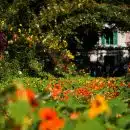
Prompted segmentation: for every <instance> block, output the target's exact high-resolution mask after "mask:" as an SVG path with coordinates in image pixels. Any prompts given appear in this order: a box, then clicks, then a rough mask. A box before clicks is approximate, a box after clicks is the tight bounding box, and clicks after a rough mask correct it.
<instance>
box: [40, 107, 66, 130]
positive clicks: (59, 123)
mask: <svg viewBox="0 0 130 130" xmlns="http://www.w3.org/2000/svg"><path fill="white" fill-rule="evenodd" d="M39 117H40V119H41V120H42V121H41V123H40V125H39V130H59V129H61V128H63V127H64V120H63V119H60V118H59V117H58V115H57V113H56V111H55V110H54V109H52V108H42V109H40V110H39Z"/></svg>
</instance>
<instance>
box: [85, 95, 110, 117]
mask: <svg viewBox="0 0 130 130" xmlns="http://www.w3.org/2000/svg"><path fill="white" fill-rule="evenodd" d="M104 112H106V113H107V114H110V112H111V111H110V108H109V106H108V104H107V102H106V100H105V98H104V97H103V96H101V95H97V96H96V97H95V99H94V100H92V102H91V107H90V110H89V112H88V116H89V118H91V119H93V118H95V117H96V116H98V115H99V114H101V113H104Z"/></svg>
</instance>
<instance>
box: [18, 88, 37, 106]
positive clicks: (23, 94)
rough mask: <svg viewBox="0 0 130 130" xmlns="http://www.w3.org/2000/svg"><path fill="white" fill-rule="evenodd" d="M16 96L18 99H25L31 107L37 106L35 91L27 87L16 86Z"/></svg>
mask: <svg viewBox="0 0 130 130" xmlns="http://www.w3.org/2000/svg"><path fill="white" fill-rule="evenodd" d="M16 97H17V99H19V100H27V101H28V102H29V103H30V105H31V106H32V107H37V106H38V102H37V100H36V98H35V93H34V92H33V91H32V90H31V89H29V88H28V89H25V88H18V89H17V90H16Z"/></svg>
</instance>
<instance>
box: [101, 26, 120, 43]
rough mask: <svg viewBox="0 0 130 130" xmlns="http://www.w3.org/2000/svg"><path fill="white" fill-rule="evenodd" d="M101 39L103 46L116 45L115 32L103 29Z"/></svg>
mask: <svg viewBox="0 0 130 130" xmlns="http://www.w3.org/2000/svg"><path fill="white" fill-rule="evenodd" d="M101 39H102V44H103V45H117V42H118V41H117V32H116V31H111V30H108V29H105V30H104V32H103V34H102V36H101Z"/></svg>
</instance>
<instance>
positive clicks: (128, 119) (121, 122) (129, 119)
mask: <svg viewBox="0 0 130 130" xmlns="http://www.w3.org/2000/svg"><path fill="white" fill-rule="evenodd" d="M117 124H118V126H119V127H121V128H125V127H126V126H127V125H129V127H130V115H127V116H125V117H121V118H119V119H118V120H117Z"/></svg>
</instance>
